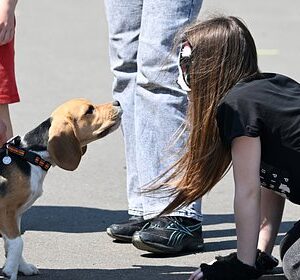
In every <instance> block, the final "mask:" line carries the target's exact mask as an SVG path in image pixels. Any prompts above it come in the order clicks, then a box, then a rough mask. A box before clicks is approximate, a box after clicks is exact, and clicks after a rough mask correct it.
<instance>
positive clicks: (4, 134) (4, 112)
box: [0, 104, 13, 146]
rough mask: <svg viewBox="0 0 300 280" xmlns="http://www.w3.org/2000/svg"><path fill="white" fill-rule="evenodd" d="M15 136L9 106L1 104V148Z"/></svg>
mask: <svg viewBox="0 0 300 280" xmlns="http://www.w3.org/2000/svg"><path fill="white" fill-rule="evenodd" d="M12 136H13V131H12V124H11V120H10V115H9V108H8V104H0V146H2V145H3V144H4V143H5V142H6V140H7V139H9V138H11V137H12Z"/></svg>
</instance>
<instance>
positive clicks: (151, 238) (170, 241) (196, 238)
mask: <svg viewBox="0 0 300 280" xmlns="http://www.w3.org/2000/svg"><path fill="white" fill-rule="evenodd" d="M132 243H133V245H134V246H135V247H136V248H138V249H140V250H144V251H148V252H152V253H160V254H176V253H183V252H196V251H200V250H202V249H203V237H202V223H201V222H199V221H196V220H194V219H190V218H185V217H172V216H165V217H159V218H155V219H153V220H152V221H150V222H149V223H147V224H146V225H145V226H144V227H143V228H142V229H141V230H140V231H137V232H135V233H134V235H133V237H132Z"/></svg>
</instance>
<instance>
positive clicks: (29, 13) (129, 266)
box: [0, 0, 300, 280]
mask: <svg viewBox="0 0 300 280" xmlns="http://www.w3.org/2000/svg"><path fill="white" fill-rule="evenodd" d="M19 2H20V3H19V4H18V5H19V6H18V10H17V36H16V69H17V79H18V85H19V89H20V94H21V98H22V102H21V103H19V104H16V105H13V106H11V112H12V119H13V123H14V127H15V133H16V134H23V133H25V132H26V131H28V130H30V129H32V128H33V127H35V126H36V125H38V124H39V123H40V122H41V121H43V120H44V119H46V118H47V117H48V116H49V114H50V113H51V111H52V110H53V109H54V108H55V107H56V106H57V105H59V104H60V103H62V102H64V101H65V100H67V99H70V98H74V97H86V98H89V99H91V100H93V101H94V102H106V101H110V100H111V82H112V75H111V73H110V71H109V64H108V40H107V24H106V21H105V15H104V7H103V3H102V1H96V0H89V1H78V0H64V1H57V0H56V1H55V0H51V1H50V0H39V1H34V0H27V1H19ZM299 10H300V2H299V1H297V0H290V1H287V2H285V3H283V2H282V1H279V0H265V1H260V0H252V1H241V0H231V1H221V0H210V1H206V2H205V3H204V7H203V10H202V12H201V16H202V17H206V16H207V15H208V14H211V13H216V12H217V13H226V14H232V15H236V16H240V17H242V18H243V19H245V21H246V23H247V25H248V27H249V28H250V30H251V31H252V33H253V36H254V37H255V40H256V43H257V47H258V49H259V53H260V56H259V63H260V67H261V69H262V70H264V71H272V72H280V73H285V74H288V75H290V76H291V77H293V78H295V79H297V80H300V68H299V62H300V54H299V49H300V40H299V36H298V34H299V24H300V18H299ZM232 197H233V192H232V178H231V174H229V175H228V176H226V178H225V179H224V180H223V181H222V182H221V183H220V184H219V186H218V187H216V188H215V189H214V190H213V191H212V192H211V193H210V194H209V195H208V196H207V197H206V198H204V199H203V212H204V214H205V221H204V237H205V243H206V247H205V252H203V253H198V254H191V255H184V256H178V257H165V258H161V257H153V256H152V255H151V254H147V253H144V252H142V251H138V250H137V249H135V248H134V247H133V246H132V245H130V244H119V243H114V242H112V240H111V239H110V238H109V237H108V236H107V235H106V233H105V229H106V227H107V226H108V225H110V224H111V223H113V222H118V221H122V220H123V219H125V218H127V212H126V208H127V206H126V192H125V161H124V150H123V142H122V137H121V132H120V130H118V131H117V132H115V133H114V134H112V135H110V136H108V137H107V138H105V139H103V140H101V141H98V142H96V143H93V144H92V145H90V147H89V148H88V152H87V154H86V156H85V157H84V159H83V160H82V163H81V166H80V167H79V168H78V170H76V171H75V172H72V173H70V172H66V171H63V170H61V169H59V168H54V169H51V170H50V171H49V174H48V175H47V177H46V180H45V184H44V195H43V197H42V198H40V199H39V200H38V201H37V202H36V203H35V205H34V206H33V207H32V208H31V210H29V211H28V212H27V214H26V215H25V217H24V219H23V229H24V230H26V232H25V234H24V236H23V237H24V241H25V248H24V254H25V257H26V258H27V260H28V261H29V262H32V263H34V264H36V265H37V266H38V267H39V269H40V271H41V275H40V276H36V277H34V278H33V279H36V280H38V279H49V280H50V279H72V280H77V279H91V280H92V279H107V280H110V279H128V280H130V279H165V280H173V279H174V280H175V279H177V280H181V279H182V280H183V279H187V278H188V275H189V274H190V272H192V271H193V270H194V269H195V268H196V267H197V266H198V265H199V263H200V262H202V261H210V260H212V258H213V256H215V255H216V254H227V253H229V252H231V251H233V250H235V248H236V236H235V231H234V223H233V210H232ZM298 217H299V209H298V208H297V206H294V205H292V204H290V203H287V207H286V210H285V215H284V221H283V223H282V228H281V230H280V236H279V239H278V241H279V240H280V237H282V236H283V234H284V232H285V231H286V230H287V229H288V228H289V227H291V226H292V224H293V222H294V221H296V220H298ZM274 254H275V255H276V256H278V246H276V248H275V250H274ZM0 256H1V257H0V258H1V261H4V252H3V249H1V250H0ZM278 273H279V274H275V275H272V276H269V277H264V279H278V280H279V279H284V278H283V277H282V274H280V269H279V271H278ZM0 279H1V277H0ZM20 279H26V278H25V277H20Z"/></svg>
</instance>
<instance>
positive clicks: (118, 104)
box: [112, 100, 121, 106]
mask: <svg viewBox="0 0 300 280" xmlns="http://www.w3.org/2000/svg"><path fill="white" fill-rule="evenodd" d="M112 105H113V106H120V105H121V104H120V102H119V101H118V100H115V101H113V103H112Z"/></svg>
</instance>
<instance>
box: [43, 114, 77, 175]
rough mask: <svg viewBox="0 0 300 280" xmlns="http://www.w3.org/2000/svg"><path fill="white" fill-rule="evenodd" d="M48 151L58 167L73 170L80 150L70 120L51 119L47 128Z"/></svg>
mask: <svg viewBox="0 0 300 280" xmlns="http://www.w3.org/2000/svg"><path fill="white" fill-rule="evenodd" d="M48 152H49V154H50V156H51V158H52V160H53V161H54V162H55V164H57V165H58V166H59V167H61V168H63V169H66V170H70V171H72V170H75V169H76V168H77V167H78V165H79V162H80V160H81V155H82V150H81V147H80V144H79V141H78V139H77V138H76V136H75V133H74V130H73V127H72V125H71V123H70V122H68V121H67V120H63V119H54V120H52V123H51V127H50V129H49V141H48Z"/></svg>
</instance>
